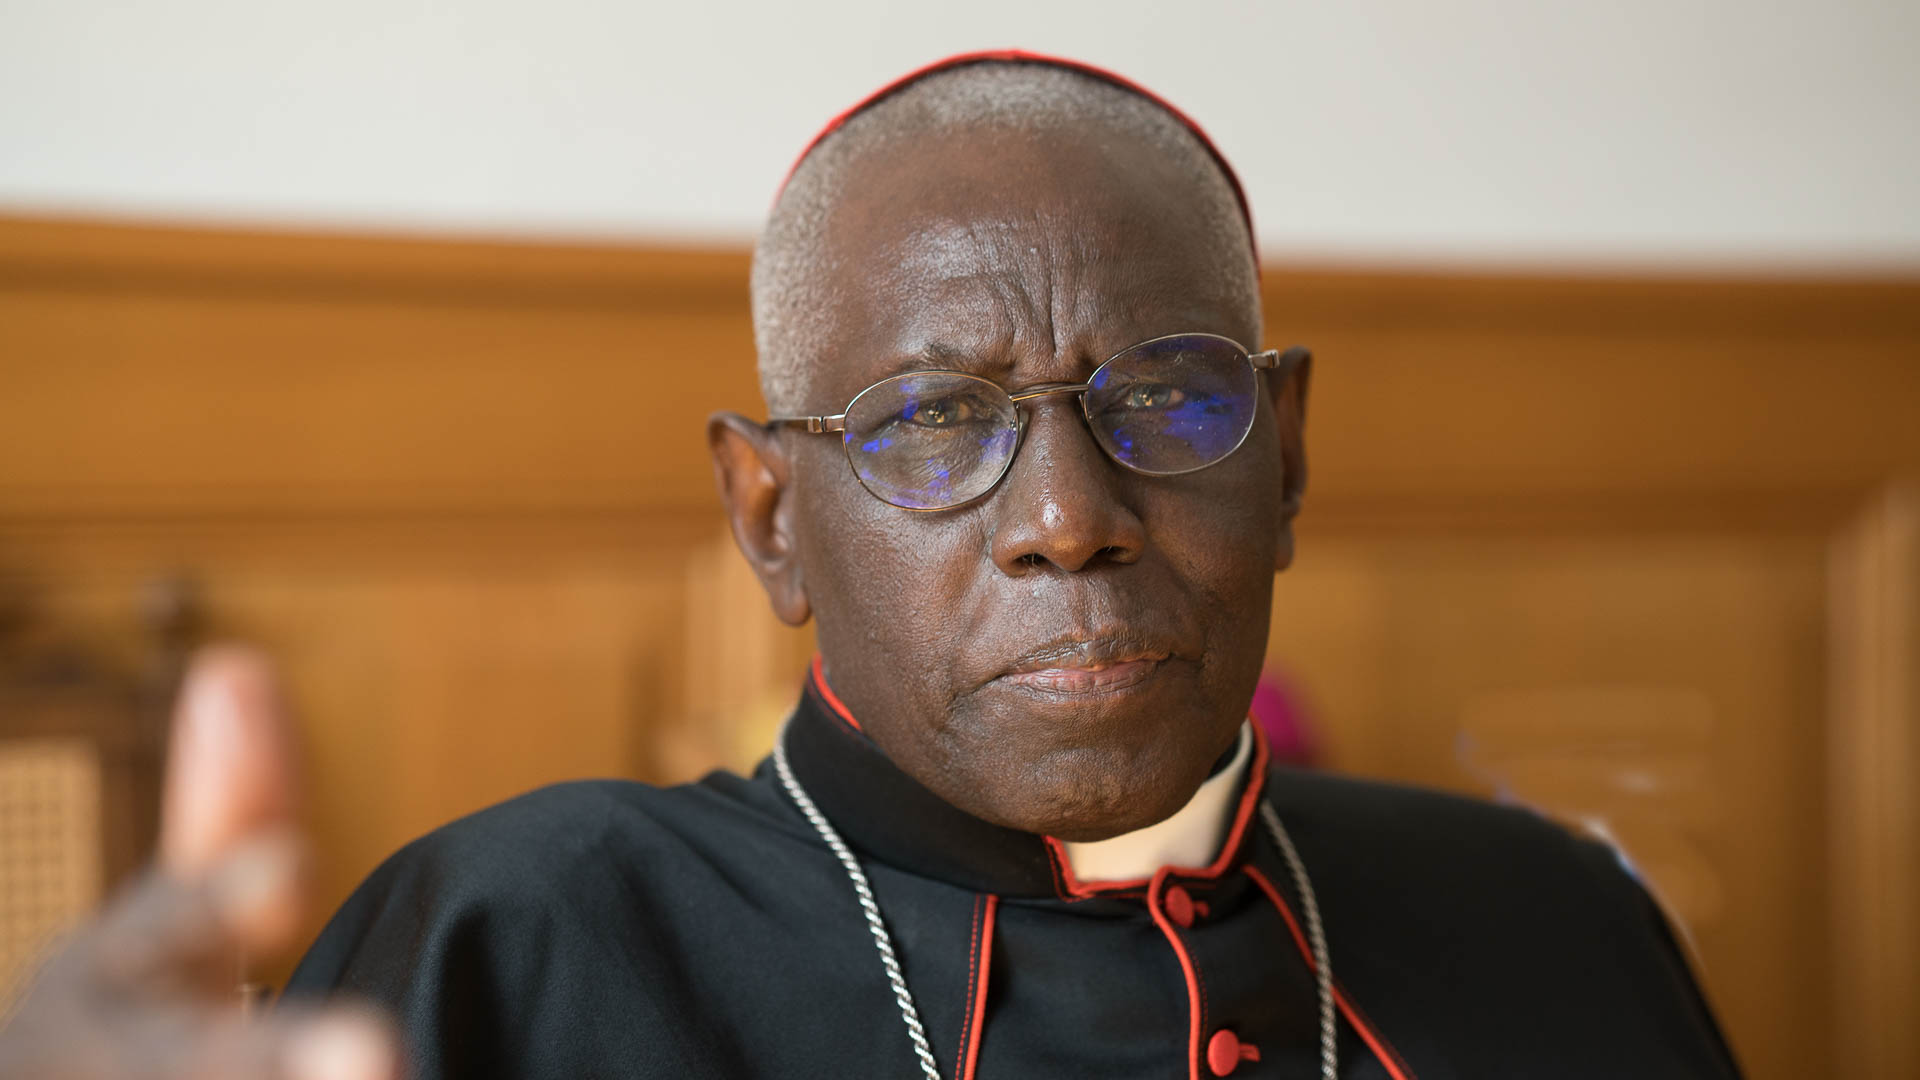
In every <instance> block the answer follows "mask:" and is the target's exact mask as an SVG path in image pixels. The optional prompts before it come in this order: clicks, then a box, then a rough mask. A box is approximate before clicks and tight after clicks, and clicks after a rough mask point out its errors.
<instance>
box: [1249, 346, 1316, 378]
mask: <svg viewBox="0 0 1920 1080" xmlns="http://www.w3.org/2000/svg"><path fill="white" fill-rule="evenodd" d="M1312 358H1313V351H1312V350H1310V349H1308V348H1307V347H1306V346H1305V345H1292V346H1289V347H1287V348H1285V349H1268V350H1267V351H1266V352H1257V353H1254V354H1252V355H1250V356H1248V357H1247V360H1248V362H1250V363H1252V364H1253V367H1254V370H1256V371H1272V372H1276V373H1278V374H1281V375H1291V374H1293V371H1294V369H1295V368H1297V367H1299V366H1300V365H1301V364H1303V363H1306V362H1307V361H1308V360H1311V359H1312Z"/></svg>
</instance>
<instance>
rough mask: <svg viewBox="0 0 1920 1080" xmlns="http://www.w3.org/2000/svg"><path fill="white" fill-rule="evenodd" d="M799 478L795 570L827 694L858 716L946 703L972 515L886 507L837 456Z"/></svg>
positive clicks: (973, 554) (971, 556)
mask: <svg viewBox="0 0 1920 1080" xmlns="http://www.w3.org/2000/svg"><path fill="white" fill-rule="evenodd" d="M822 465H824V466H826V468H824V469H823V468H822V467H821V466H822ZM832 466H838V473H837V474H836V473H835V472H833V471H830V470H831V467H832ZM822 472H824V473H825V475H821V473H822ZM802 480H803V482H804V483H806V484H807V487H806V489H804V490H806V491H807V495H806V496H805V498H806V503H805V506H804V508H803V511H802V513H801V514H799V515H798V519H797V526H798V529H799V537H798V539H799V544H800V558H801V565H802V566H803V568H804V575H805V579H806V587H807V595H808V600H809V602H810V603H811V604H812V607H813V612H814V619H815V628H816V633H817V635H818V638H819V641H820V647H821V649H822V651H823V652H824V653H825V654H826V655H827V656H828V657H829V658H830V659H831V660H832V662H833V664H834V667H835V669H836V670H837V671H838V672H839V674H838V675H836V677H835V689H836V690H837V691H839V692H840V693H841V694H842V696H843V697H846V698H847V701H848V705H849V706H850V707H852V708H854V709H855V710H856V713H857V712H858V711H859V710H860V709H861V708H862V706H863V705H864V706H865V707H866V708H868V709H869V710H870V711H872V712H873V713H874V714H875V715H901V714H903V713H906V714H909V715H911V714H914V713H921V712H924V711H925V710H927V709H928V708H931V707H935V706H940V707H944V705H945V702H946V697H947V687H948V686H949V685H950V677H951V664H952V661H953V659H954V657H955V656H956V655H957V653H958V649H957V644H958V641H959V640H960V639H962V638H964V636H965V633H966V624H967V622H968V619H967V612H966V609H965V606H964V601H965V600H966V598H967V597H968V596H969V595H971V594H972V593H973V591H974V585H975V581H974V578H975V575H976V574H977V572H978V569H979V567H980V566H981V562H982V552H983V551H984V550H985V547H984V545H985V541H984V538H983V536H982V533H981V530H980V528H979V526H978V524H977V518H975V517H974V516H973V515H955V514H917V513H913V512H911V511H906V510H901V509H899V508H898V507H893V506H888V505H887V504H885V503H882V502H881V501H880V500H878V499H876V498H874V497H873V496H871V495H870V494H868V493H867V492H866V490H865V489H864V488H861V487H860V486H859V482H858V481H857V480H855V479H854V477H853V475H852V473H851V472H850V471H849V470H848V469H847V467H846V463H845V461H844V460H841V459H839V458H837V457H836V458H833V459H832V460H830V461H828V462H825V463H815V464H814V467H813V468H809V469H808V470H807V471H806V473H805V475H804V476H803V477H802ZM843 684H844V685H843ZM861 698H864V699H865V700H864V701H862V700H856V699H861Z"/></svg>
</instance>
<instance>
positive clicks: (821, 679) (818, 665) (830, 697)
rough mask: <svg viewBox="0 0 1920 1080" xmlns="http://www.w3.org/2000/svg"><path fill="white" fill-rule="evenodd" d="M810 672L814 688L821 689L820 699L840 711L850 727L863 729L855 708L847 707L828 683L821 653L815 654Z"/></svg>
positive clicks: (837, 711)
mask: <svg viewBox="0 0 1920 1080" xmlns="http://www.w3.org/2000/svg"><path fill="white" fill-rule="evenodd" d="M809 673H810V674H812V676H813V685H814V688H815V689H817V690H819V691H820V700H822V701H824V702H826V703H827V707H828V708H830V709H832V710H833V711H834V712H836V713H839V714H840V719H842V720H845V721H846V722H847V726H848V727H851V728H852V729H853V730H855V731H859V730H861V728H860V721H858V720H855V719H854V718H853V710H852V709H849V708H847V706H846V703H845V702H843V701H841V700H840V695H839V694H836V693H834V692H833V687H831V686H828V685H827V672H826V668H825V666H824V665H823V664H822V662H821V659H820V654H819V653H814V654H813V664H812V665H811V667H810V672H809Z"/></svg>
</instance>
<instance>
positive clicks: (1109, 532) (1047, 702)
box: [769, 132, 1299, 840]
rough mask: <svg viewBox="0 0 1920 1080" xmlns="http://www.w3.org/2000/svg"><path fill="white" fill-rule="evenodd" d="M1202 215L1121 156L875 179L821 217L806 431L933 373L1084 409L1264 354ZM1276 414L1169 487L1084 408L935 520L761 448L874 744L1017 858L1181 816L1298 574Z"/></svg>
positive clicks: (1234, 716) (821, 460)
mask: <svg viewBox="0 0 1920 1080" xmlns="http://www.w3.org/2000/svg"><path fill="white" fill-rule="evenodd" d="M1204 212H1205V211H1204V210H1203V209H1202V206H1201V200H1200V199H1198V198H1197V197H1196V195H1195V193H1194V191H1193V181H1192V180H1191V179H1189V178H1187V177H1185V176H1183V175H1182V174H1181V173H1180V172H1179V171H1178V170H1177V169H1176V168H1174V167H1172V166H1171V165H1168V164H1166V163H1163V162H1161V161H1159V160H1158V159H1157V158H1156V157H1155V156H1154V155H1153V154H1152V153H1151V152H1149V151H1147V150H1145V149H1144V148H1141V147H1138V146H1134V145H1128V144H1125V143H1124V142H1123V141H1121V140H1117V139H1115V138H1113V137H1107V138H1106V139H1104V140H1102V139H1100V138H1093V137H1088V138H1079V137H1059V136H1056V137H1052V138H1048V139H1046V140H1044V141H1043V140H1040V139H1037V138H1036V137H1034V136H1031V135H1022V134H1009V133H1005V132H998V133H989V132H982V133H975V134H969V135H962V136H949V137H944V138H940V139H923V140H921V142H920V143H918V144H916V145H915V146H914V147H913V148H912V150H911V151H910V152H895V153H890V154H888V155H885V156H884V157H880V156H876V157H875V158H870V159H868V160H866V161H865V162H863V163H862V164H860V165H858V166H856V167H855V168H854V169H853V170H852V174H851V175H850V176H849V178H848V183H847V185H846V194H845V195H844V196H843V197H842V199H841V200H840V201H839V203H838V204H837V209H836V211H835V214H834V217H833V219H832V223H831V228H830V240H829V247H830V251H829V253H828V254H829V257H828V258H827V259H824V260H822V263H823V265H822V266H821V268H820V270H819V273H821V274H825V275H827V282H826V283H827V285H828V286H829V288H828V290H827V291H828V293H829V294H830V295H831V296H833V297H834V298H835V302H834V303H833V305H832V308H831V310H830V311H829V312H827V313H825V314H826V315H827V316H828V330H827V332H826V335H825V337H824V339H823V345H824V348H823V350H822V351H821V353H820V356H821V357H822V359H821V360H820V362H819V363H818V365H817V367H816V368H815V369H814V370H813V371H812V372H811V377H810V384H809V391H808V399H807V401H806V402H805V403H804V404H805V406H806V409H807V411H809V412H817V413H834V412H839V411H841V410H842V408H843V407H844V406H845V404H846V403H847V402H848V400H850V399H851V398H852V397H853V396H854V395H855V394H856V393H858V392H859V391H860V390H862V389H864V388H865V387H867V386H869V385H871V384H872V383H874V382H877V381H879V380H881V379H884V378H887V377H888V376H891V375H896V374H899V373H901V372H905V371H913V370H919V369H926V368H954V369H959V370H963V371H968V372H972V373H975V374H978V375H982V376H984V377H986V378H989V379H992V380H993V381H995V382H997V383H999V384H1000V385H1002V386H1004V387H1008V388H1009V389H1015V390H1017V389H1019V388H1023V387H1028V386H1032V385H1035V384H1040V383H1049V382H1080V381H1084V380H1085V379H1086V377H1087V376H1088V375H1089V374H1090V373H1091V372H1092V371H1093V369H1094V368H1095V367H1097V366H1098V365H1099V364H1100V363H1101V362H1102V361H1104V360H1105V359H1106V358H1107V357H1109V356H1111V355H1112V354H1114V353H1115V352H1118V351H1119V350H1121V349H1123V348H1125V347H1126V346H1129V345H1132V344H1135V343H1137V342H1141V341H1145V340H1147V339H1149V338H1153V337H1158V336H1161V335H1165V334H1172V333H1179V332H1186V331H1204V332H1208V333H1214V334H1221V335H1224V336H1227V337H1230V338H1233V339H1234V340H1236V341H1239V342H1241V343H1242V344H1243V345H1246V346H1248V347H1249V348H1257V347H1258V342H1256V341H1255V340H1254V339H1255V337H1256V335H1257V331H1258V321H1257V313H1256V312H1255V311H1252V310H1249V306H1248V304H1247V303H1246V300H1245V289H1244V287H1241V288H1235V287H1234V282H1235V280H1236V277H1235V274H1233V273H1231V272H1226V271H1225V270H1223V266H1224V267H1232V266H1236V265H1241V264H1242V263H1243V262H1244V260H1246V259H1247V252H1246V249H1245V248H1244V247H1243V246H1239V245H1241V244H1244V238H1243V237H1242V238H1240V239H1239V240H1238V241H1237V243H1236V245H1235V246H1234V247H1232V248H1230V249H1229V250H1221V249H1220V247H1221V245H1220V241H1219V240H1218V239H1217V238H1218V236H1219V234H1220V230H1219V229H1217V228H1215V229H1208V228H1205V227H1204V225H1205V222H1204V220H1203V218H1202V217H1201V215H1202V214H1203V213H1204ZM1210 237H1212V238H1214V239H1211V240H1210V239H1209V238H1210ZM1238 280H1240V281H1242V282H1244V280H1245V278H1244V275H1242V276H1241V277H1240V278H1239V279H1238ZM1262 378H1263V379H1271V377H1270V376H1262ZM1268 388H1269V390H1270V391H1271V392H1272V396H1271V397H1268V396H1264V395H1263V398H1262V401H1261V409H1260V414H1259V416H1258V419H1257V420H1256V421H1255V424H1254V427H1253V431H1252V434H1251V435H1249V436H1248V438H1247V440H1246V443H1245V444H1244V445H1243V446H1242V447H1241V448H1240V450H1239V451H1237V452H1236V453H1234V454H1233V455H1232V456H1230V457H1228V458H1227V459H1226V460H1225V461H1223V462H1221V463H1219V464H1217V465H1215V466H1212V467H1211V468H1208V469H1204V470H1202V471H1200V472H1197V473H1191V474H1188V475H1184V476H1177V477H1148V476H1142V475H1139V474H1136V473H1133V472H1130V471H1128V470H1126V469H1124V468H1122V467H1121V466H1119V465H1118V464H1116V463H1114V462H1113V461H1112V460H1110V459H1109V458H1108V457H1107V456H1106V455H1105V454H1104V453H1103V452H1102V451H1101V450H1100V449H1099V447H1098V445H1097V444H1096V443H1095V442H1094V440H1093V438H1092V436H1091V434H1090V433H1089V432H1088V430H1087V427H1086V424H1085V421H1084V419H1083V418H1082V415H1081V413H1080V411H1079V406H1078V403H1077V402H1076V401H1075V400H1074V399H1073V398H1072V397H1066V396H1062V397H1053V398H1045V399H1041V400H1040V401H1038V402H1036V403H1034V404H1032V405H1031V406H1029V408H1030V410H1031V411H1030V415H1029V422H1028V425H1027V429H1026V434H1025V438H1024V442H1023V443H1022V445H1021V447H1020V450H1019V453H1018V456H1017V457H1016V458H1015V459H1014V462H1013V464H1012V467H1011V468H1010V469H1009V471H1008V472H1007V475H1006V476H1005V477H1004V478H1003V479H1002V480H1001V482H1000V484H999V485H998V486H997V487H996V488H994V489H993V490H992V491H991V492H989V493H988V494H987V495H986V496H985V497H983V498H981V499H979V500H977V501H976V502H973V503H971V504H968V505H966V506H963V507H959V508H955V509H950V510H942V511H934V512H913V511H908V510H902V509H900V508H897V507H894V506H890V505H888V504H886V503H883V502H881V501H880V500H879V499H876V498H874V497H873V496H872V495H870V494H869V493H868V492H867V491H866V490H865V489H864V488H862V487H861V485H860V484H859V482H858V481H857V480H856V478H855V477H854V475H853V473H852V471H851V470H850V469H849V468H848V465H847V461H846V459H845V456H844V453H843V451H842V449H841V447H840V445H839V441H838V440H837V439H835V438H830V437H822V436H817V435H808V434H805V433H801V432H786V433H784V434H782V435H780V436H777V437H775V438H776V440H777V441H775V442H772V443H770V444H769V449H770V450H771V451H773V452H775V453H778V454H784V455H785V458H786V464H787V477H786V482H785V485H784V490H783V492H782V497H783V498H784V499H788V500H791V505H790V510H789V512H790V514H791V517H790V530H791V544H792V565H791V576H792V586H793V587H794V588H797V589H799V590H801V591H803V592H804V597H805V601H806V603H807V605H809V606H810V608H811V610H812V613H813V614H814V616H815V617H816V619H817V621H818V632H819V642H820V648H821V652H822V654H823V656H824V659H825V665H826V672H827V677H828V680H829V682H830V683H831V684H832V686H833V688H834V690H835V691H836V692H837V693H838V694H839V695H840V697H841V698H843V699H844V700H845V701H846V702H847V704H848V706H849V707H850V708H851V709H852V710H853V713H854V715H855V716H856V717H859V718H860V720H861V721H862V724H863V726H864V727H865V730H866V731H867V733H868V734H869V735H870V736H871V737H872V738H873V739H874V741H875V742H876V743H878V744H879V746H880V747H881V748H882V749H883V750H884V751H885V752H886V753H887V754H888V756H889V757H890V758H891V759H892V760H893V761H894V762H895V763H896V764H898V765H899V766H900V767H901V768H902V769H904V770H905V771H906V772H907V773H908V774H910V775H912V776H913V777H915V778H916V779H918V780H919V781H920V782H921V783H923V784H924V785H926V786H927V787H929V788H931V789H932V790H933V791H935V792H936V793H938V794H939V795H941V796H942V797H943V798H945V799H947V800H948V801H949V802H951V803H953V804H955V805H957V806H959V807H960V808H962V809H964V810H967V811H969V812H971V813H973V814H974V815H976V816H978V817H981V818H984V819H986V820H989V821H993V822H996V823H999V824H1002V825H1007V826H1011V827H1015V828H1020V829H1025V830H1028V831H1033V832H1041V833H1047V834H1050V835H1054V836H1059V837H1062V838H1064V839H1069V840H1089V839H1099V838H1104V837H1107V836H1112V835H1116V834H1118V833H1120V832H1124V831H1127V830H1129V829H1133V828H1138V827H1141V826H1143V825H1147V824H1151V823H1152V822H1155V821H1158V820H1160V819H1162V818H1164V817H1166V816H1167V815H1168V814H1171V813H1172V812H1173V811H1175V810H1177V809H1179V807H1180V806H1181V805H1183V804H1184V802H1185V801H1186V800H1187V799H1188V798H1189V797H1190V796H1191V795H1192V793H1193V791H1194V789H1195V788H1196V787H1197V786H1198V785H1199V783H1200V781H1201V780H1203V779H1204V778H1205V777H1206V775H1207V773H1208V771H1209V769H1210V767H1211V765H1212V764H1213V762H1214V761H1215V760H1216V759H1217V758H1218V757H1219V755H1220V754H1221V753H1222V752H1223V751H1224V750H1225V749H1226V748H1227V747H1228V746H1230V745H1231V743H1232V741H1233V739H1234V737H1235V733H1236V731H1237V729H1238V726H1239V724H1240V722H1241V720H1242V719H1243V718H1244V717H1245V715H1246V708H1247V703H1248V701H1249V699H1250V697H1251V695H1252V692H1253V687H1254V683H1255V680H1256V679H1257V677H1258V674H1259V670H1260V666H1261V660H1262V656H1263V653H1264V650H1265V646H1266V635H1267V620H1268V611H1269V603H1270V598H1271V589H1272V581H1273V573H1274V571H1275V569H1276V568H1277V567H1280V566H1283V565H1284V564H1285V562H1286V561H1287V559H1288V558H1289V557H1290V553H1291V535H1290V530H1289V521H1290V518H1291V511H1290V510H1289V509H1288V508H1287V507H1286V505H1285V502H1286V500H1285V498H1284V495H1283V486H1284V480H1285V477H1284V474H1285V472H1286V470H1287V465H1288V459H1291V460H1292V461H1293V462H1295V463H1297V460H1298V459H1297V447H1298V443H1297V440H1298V433H1299V426H1298V402H1299V396H1298V394H1297V389H1298V388H1297V387H1291V388H1288V387H1282V386H1278V385H1274V384H1273V383H1272V382H1269V383H1268ZM1281 414H1284V419H1283V420H1280V419H1277V416H1280V415H1281ZM1289 447H1290V448H1291V449H1290V450H1289Z"/></svg>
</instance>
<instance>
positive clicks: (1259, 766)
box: [1042, 721, 1267, 900]
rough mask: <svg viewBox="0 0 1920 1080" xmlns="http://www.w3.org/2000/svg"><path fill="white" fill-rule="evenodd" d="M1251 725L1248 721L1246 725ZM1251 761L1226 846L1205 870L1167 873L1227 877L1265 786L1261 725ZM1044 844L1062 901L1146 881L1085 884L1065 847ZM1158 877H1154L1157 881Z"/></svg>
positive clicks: (1049, 840)
mask: <svg viewBox="0 0 1920 1080" xmlns="http://www.w3.org/2000/svg"><path fill="white" fill-rule="evenodd" d="M1249 722H1250V723H1251V721H1249ZM1252 727H1253V761H1252V762H1251V763H1250V765H1249V766H1248V770H1247V787H1246V790H1245V791H1243V792H1241V793H1240V808H1239V809H1238V810H1236V811H1234V815H1233V828H1231V829H1229V830H1228V831H1227V839H1226V842H1225V843H1223V844H1221V845H1220V854H1219V855H1217V856H1215V857H1214V860H1213V862H1212V863H1210V864H1208V865H1206V866H1204V867H1199V866H1175V867H1170V868H1169V869H1171V870H1173V872H1174V873H1176V874H1179V875H1180V876H1181V877H1182V878H1205V879H1208V880H1218V878H1219V877H1220V875H1221V874H1224V873H1226V871H1227V867H1229V866H1231V865H1233V861H1234V859H1235V857H1236V856H1238V854H1239V852H1240V844H1241V842H1242V841H1244V840H1245V839H1246V836H1247V825H1248V823H1249V822H1251V821H1252V820H1253V814H1254V810H1255V808H1257V807H1258V806H1259V805H1260V795H1261V792H1263V791H1265V790H1266V784H1267V737H1266V736H1265V735H1264V734H1262V733H1261V731H1260V725H1259V724H1253V725H1252ZM1042 839H1044V840H1045V841H1046V843H1047V854H1048V857H1049V858H1050V859H1051V861H1052V862H1053V865H1054V868H1055V870H1056V872H1057V876H1058V878H1059V881H1058V882H1056V887H1058V888H1059V889H1060V890H1061V899H1063V900H1087V899H1091V898H1092V897H1095V896H1108V895H1111V894H1113V893H1115V892H1118V891H1120V890H1123V889H1138V888H1140V887H1142V886H1144V885H1146V884H1148V882H1149V881H1150V880H1153V879H1149V878H1143V877H1141V878H1129V879H1127V880H1125V881H1096V882H1084V881H1081V880H1080V879H1079V878H1076V877H1074V876H1073V863H1072V861H1070V860H1069V859H1068V858H1067V848H1066V845H1065V844H1063V843H1061V842H1060V841H1059V840H1057V839H1055V838H1054V837H1051V836H1048V837H1043V838H1042ZM1157 876H1158V875H1156V878H1157Z"/></svg>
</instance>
